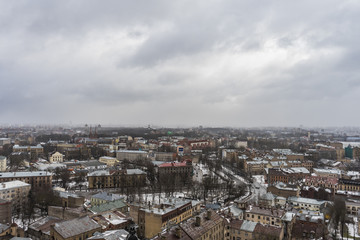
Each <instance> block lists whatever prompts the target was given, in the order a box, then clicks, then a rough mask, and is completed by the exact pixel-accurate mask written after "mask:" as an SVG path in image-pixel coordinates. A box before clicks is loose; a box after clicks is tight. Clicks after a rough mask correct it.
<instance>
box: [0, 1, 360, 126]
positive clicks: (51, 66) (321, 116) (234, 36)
mask: <svg viewBox="0 0 360 240" xmlns="http://www.w3.org/2000/svg"><path fill="white" fill-rule="evenodd" d="M359 7H360V4H359V3H358V2H356V1H317V2H313V1H302V2H296V3H294V2H288V1H280V2H279V1H261V2H256V3H255V2H253V1H241V2H238V1H225V2H224V1H199V2H196V4H195V3H194V2H190V1H181V2H177V1H175V2H173V1H172V2H168V1H154V2H151V3H149V2H143V3H141V4H139V3H135V2H130V1H121V2H119V1H108V2H107V4H104V3H103V2H99V1H76V2H73V1H52V2H48V1H37V2H36V3H34V2H30V1H16V2H2V3H0V9H2V10H1V14H0V24H1V26H2V27H1V28H0V29H1V30H0V31H1V33H0V43H1V44H0V99H1V110H2V119H1V120H0V124H70V123H73V124H81V123H84V124H85V123H88V124H95V123H99V124H102V125H116V126H147V125H148V124H151V125H156V126H164V127H167V126H168V127H177V126H180V127H189V126H199V125H203V126H210V127H217V126H219V127H224V126H227V127H265V126H275V127H276V126H293V127H298V126H300V125H304V126H312V127H328V126H359V124H358V121H357V119H358V118H359V117H360V113H359V111H356V103H357V102H360V94H358V93H359V90H360V80H359V76H360V74H359V70H358V68H357V64H356V63H357V62H358V61H357V60H358V59H359V52H360V49H359V46H358V44H357V40H358V39H359V34H360V31H359V27H358V26H357V22H358V21H359V20H360V19H359V18H360V14H359V12H360V11H359Z"/></svg>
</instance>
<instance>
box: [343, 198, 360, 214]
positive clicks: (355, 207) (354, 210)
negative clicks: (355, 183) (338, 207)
mask: <svg viewBox="0 0 360 240" xmlns="http://www.w3.org/2000/svg"><path fill="white" fill-rule="evenodd" d="M345 206H346V212H347V214H351V215H354V216H359V215H360V203H359V202H357V201H346V202H345Z"/></svg>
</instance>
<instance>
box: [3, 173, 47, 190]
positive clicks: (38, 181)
mask: <svg viewBox="0 0 360 240" xmlns="http://www.w3.org/2000/svg"><path fill="white" fill-rule="evenodd" d="M16 180H18V181H22V182H25V183H28V184H30V185H31V187H32V188H42V187H51V186H52V174H51V173H50V172H45V171H36V172H3V173H0V183H2V182H9V181H16Z"/></svg>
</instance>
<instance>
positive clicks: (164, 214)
mask: <svg viewBox="0 0 360 240" xmlns="http://www.w3.org/2000/svg"><path fill="white" fill-rule="evenodd" d="M193 203H194V202H192V201H190V200H181V199H170V200H169V201H168V202H163V203H162V204H159V205H154V206H150V207H149V206H139V205H130V216H131V217H132V218H133V219H134V221H135V223H137V224H138V226H139V229H138V231H139V235H140V236H141V237H145V238H152V237H154V236H156V235H157V234H158V233H160V232H161V231H162V229H164V228H167V227H169V226H171V225H172V224H179V223H181V222H183V221H185V220H187V219H189V218H190V217H192V216H193V213H194V208H197V207H196V206H195V205H198V204H199V203H198V202H197V203H195V204H194V205H193Z"/></svg>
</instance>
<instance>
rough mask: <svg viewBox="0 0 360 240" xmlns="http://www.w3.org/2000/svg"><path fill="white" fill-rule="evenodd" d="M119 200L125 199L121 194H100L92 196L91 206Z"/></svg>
mask: <svg viewBox="0 0 360 240" xmlns="http://www.w3.org/2000/svg"><path fill="white" fill-rule="evenodd" d="M119 199H123V197H122V196H120V195H119V194H115V193H108V192H99V193H97V194H95V195H92V196H91V206H99V205H102V204H105V203H109V202H113V201H116V200H119Z"/></svg>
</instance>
